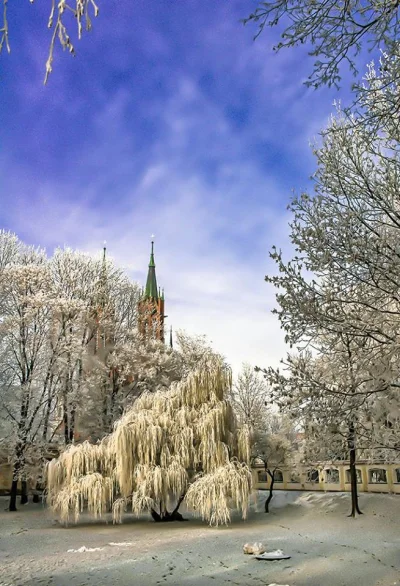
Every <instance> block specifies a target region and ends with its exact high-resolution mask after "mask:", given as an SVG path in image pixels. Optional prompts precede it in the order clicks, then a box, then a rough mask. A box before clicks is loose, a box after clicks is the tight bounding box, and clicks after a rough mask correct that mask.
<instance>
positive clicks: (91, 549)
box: [67, 545, 104, 553]
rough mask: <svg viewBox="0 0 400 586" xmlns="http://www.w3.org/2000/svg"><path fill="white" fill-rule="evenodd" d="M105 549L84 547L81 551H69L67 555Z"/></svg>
mask: <svg viewBox="0 0 400 586" xmlns="http://www.w3.org/2000/svg"><path fill="white" fill-rule="evenodd" d="M103 549H104V547H86V546H85V545H82V547H80V548H79V549H69V550H68V551H67V553H83V552H85V551H102V550H103Z"/></svg>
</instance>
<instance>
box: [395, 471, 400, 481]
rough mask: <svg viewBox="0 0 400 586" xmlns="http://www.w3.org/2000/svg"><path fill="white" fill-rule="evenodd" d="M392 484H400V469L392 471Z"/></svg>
mask: <svg viewBox="0 0 400 586" xmlns="http://www.w3.org/2000/svg"><path fill="white" fill-rule="evenodd" d="M394 482H398V483H400V468H396V470H394Z"/></svg>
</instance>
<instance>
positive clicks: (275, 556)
mask: <svg viewBox="0 0 400 586" xmlns="http://www.w3.org/2000/svg"><path fill="white" fill-rule="evenodd" d="M289 558H290V555H285V554H284V553H283V551H282V550H281V549H276V550H275V551H266V552H265V553H263V554H262V555H257V556H256V559H257V560H288V559H289Z"/></svg>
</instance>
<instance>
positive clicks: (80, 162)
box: [0, 0, 347, 374]
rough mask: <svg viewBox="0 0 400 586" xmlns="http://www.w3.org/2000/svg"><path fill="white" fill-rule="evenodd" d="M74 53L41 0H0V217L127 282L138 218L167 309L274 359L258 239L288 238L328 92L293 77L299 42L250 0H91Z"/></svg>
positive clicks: (139, 242)
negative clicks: (262, 22) (1, 44)
mask: <svg viewBox="0 0 400 586" xmlns="http://www.w3.org/2000/svg"><path fill="white" fill-rule="evenodd" d="M98 4H99V7H100V14H99V16H98V18H96V19H93V29H92V31H90V32H89V33H84V34H83V37H82V39H81V40H80V41H78V40H77V35H76V22H75V20H74V19H73V18H72V17H71V19H69V20H68V19H67V20H66V23H67V25H68V27H69V34H70V37H71V39H72V41H73V43H74V45H75V50H76V56H75V57H72V56H71V55H70V54H69V53H68V52H63V51H62V50H61V48H60V47H59V45H58V44H56V47H55V52H54V62H53V73H52V74H51V75H50V78H49V81H48V84H47V85H46V86H44V85H43V79H44V72H45V62H46V60H47V54H48V49H49V43H50V38H51V30H49V29H48V28H47V20H48V14H49V10H50V5H51V2H50V0H48V1H47V0H46V1H43V2H37V3H33V4H30V3H29V2H28V1H27V0H24V1H21V2H14V3H9V29H10V44H11V53H10V54H7V53H6V52H3V53H2V54H1V55H0V104H1V106H0V227H1V228H4V229H7V230H11V231H13V232H15V233H16V234H17V235H18V236H19V237H20V238H21V239H22V240H23V241H25V242H27V243H29V244H34V245H38V246H39V245H40V246H42V247H45V248H46V249H47V251H48V254H49V255H51V254H52V252H53V250H54V249H55V248H56V247H58V246H68V247H71V248H77V249H80V250H83V251H86V252H89V253H92V254H97V255H100V254H101V249H102V246H103V241H104V240H106V241H107V249H108V254H109V255H110V256H111V257H112V258H113V259H114V261H115V263H116V264H117V265H118V266H121V267H124V268H125V269H126V271H127V272H128V274H129V276H130V277H131V278H132V279H133V280H136V281H138V282H139V283H140V284H145V279H146V274H147V265H148V262H149V253H150V240H151V234H154V235H155V261H156V267H157V268H156V271H157V279H158V284H159V285H161V287H164V289H165V299H166V313H167V315H168V317H167V319H166V324H167V327H168V328H169V325H171V324H172V326H173V328H174V330H175V329H185V330H186V331H187V332H189V333H193V334H205V335H206V336H207V337H208V338H209V340H211V341H212V343H213V346H214V347H215V348H216V349H217V350H219V351H220V352H221V353H222V354H224V355H225V356H226V358H227V359H228V361H229V362H230V363H231V365H232V367H233V370H234V373H235V374H236V373H237V372H238V371H239V370H240V367H241V364H242V362H249V363H250V364H252V365H258V366H261V367H266V366H270V365H271V366H277V365H278V363H279V360H280V358H282V357H284V356H285V353H286V348H285V345H284V341H283V337H284V336H283V334H282V332H281V331H280V328H279V322H278V320H277V318H276V316H275V315H273V314H272V313H271V310H272V309H273V307H274V306H275V305H276V303H275V292H274V290H273V288H272V286H271V285H269V284H267V283H266V282H265V280H264V277H265V275H266V274H272V273H274V272H275V266H274V264H273V262H272V261H271V259H270V258H269V251H270V250H271V247H272V245H274V244H275V245H277V247H278V248H282V250H283V251H286V252H287V254H289V253H290V242H289V227H288V221H289V219H290V217H289V215H288V211H287V205H288V203H289V201H290V197H291V195H292V193H293V191H295V192H297V193H299V192H301V191H302V190H304V189H310V188H311V182H310V176H311V175H312V173H313V172H314V171H315V160H314V157H313V155H312V152H311V149H310V146H309V144H310V141H313V140H314V139H315V138H317V135H318V132H319V130H320V129H321V128H323V127H324V126H326V124H327V121H328V117H329V115H330V113H331V112H332V111H333V109H334V108H333V101H334V99H337V98H342V99H346V96H347V94H346V91H347V90H346V89H344V90H341V91H339V92H337V91H335V90H333V89H328V88H323V89H320V90H318V91H314V90H311V89H308V88H307V87H305V85H304V80H305V78H306V77H307V75H308V74H309V73H310V72H311V67H312V60H311V59H310V58H309V57H308V56H307V49H306V48H304V47H301V48H296V49H293V50H286V51H284V52H281V53H279V54H275V53H274V52H273V51H272V46H273V44H274V42H276V40H277V35H278V32H277V31H275V30H274V31H271V30H267V31H265V32H264V33H263V34H262V35H261V36H260V37H259V38H258V39H257V40H256V41H254V40H253V37H254V34H255V32H256V29H255V27H254V25H247V26H243V24H242V23H241V22H240V19H242V18H244V17H246V16H247V15H248V14H250V13H251V12H252V11H253V10H254V8H255V6H256V4H257V3H256V2H254V1H253V0H251V1H250V0H201V1H200V0H186V1H185V0H135V1H134V2H133V1H132V0H119V1H118V2H117V1H115V0H114V1H113V2H106V1H105V0H98Z"/></svg>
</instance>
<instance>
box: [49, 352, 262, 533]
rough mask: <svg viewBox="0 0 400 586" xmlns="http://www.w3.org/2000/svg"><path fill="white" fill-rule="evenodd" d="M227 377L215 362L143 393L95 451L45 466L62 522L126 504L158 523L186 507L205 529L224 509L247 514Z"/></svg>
mask: <svg viewBox="0 0 400 586" xmlns="http://www.w3.org/2000/svg"><path fill="white" fill-rule="evenodd" d="M231 384H232V381H231V374H230V371H229V370H228V369H227V368H226V367H225V366H224V365H223V364H222V363H221V361H220V360H219V359H218V357H214V359H213V360H208V361H207V363H204V364H201V365H200V366H199V367H198V368H197V370H196V371H194V372H192V373H191V374H189V375H188V376H187V377H186V378H185V379H184V380H182V381H181V382H179V383H175V384H173V385H172V386H171V388H170V390H168V391H158V392H156V393H153V394H151V393H149V392H146V393H143V394H142V395H141V396H140V397H139V399H137V400H136V401H135V403H134V405H133V407H132V408H131V409H130V410H128V411H127V412H126V414H125V415H124V416H123V417H122V418H121V419H120V420H119V421H118V422H117V423H116V425H115V429H114V431H113V432H112V433H111V434H110V435H108V436H106V437H105V438H104V439H103V440H102V441H101V442H100V443H98V444H96V445H92V444H89V443H88V442H85V443H84V444H81V445H79V446H70V447H68V448H67V450H66V451H65V452H64V453H63V454H62V455H61V456H60V457H59V458H58V459H57V460H53V461H52V462H51V463H50V464H49V468H48V499H49V502H50V505H51V507H52V509H53V511H54V512H55V513H56V514H58V515H59V516H60V518H61V519H62V520H63V521H65V522H66V521H68V520H69V519H70V518H71V516H72V517H73V519H74V520H75V521H77V520H78V518H79V515H80V513H81V512H82V510H83V509H84V507H85V506H87V508H88V511H89V512H90V513H91V514H93V515H94V516H95V517H98V516H101V515H103V514H104V513H105V512H106V511H108V510H109V508H110V507H112V510H113V518H114V521H120V520H121V517H122V514H123V512H124V511H125V510H126V508H127V506H129V507H130V508H131V509H132V511H133V512H134V513H136V514H140V513H141V512H143V511H149V512H150V513H151V514H152V516H153V518H154V519H155V520H156V521H165V520H174V519H179V518H181V517H180V515H178V508H179V506H180V504H181V503H182V502H183V501H184V502H185V503H186V505H187V506H188V507H189V508H192V509H193V510H194V511H195V512H196V514H198V515H200V516H201V517H202V518H203V519H205V520H207V521H209V522H210V523H211V524H217V525H218V524H219V523H227V522H228V521H229V519H230V508H231V507H232V506H233V507H237V508H241V509H242V514H243V517H245V516H246V511H247V507H248V500H249V495H250V492H251V471H250V469H249V467H248V463H249V459H250V451H249V441H248V433H246V430H245V428H241V429H238V427H237V424H236V419H235V415H234V411H233V409H232V406H231V404H230V402H229V400H228V394H229V391H230V389H231Z"/></svg>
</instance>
